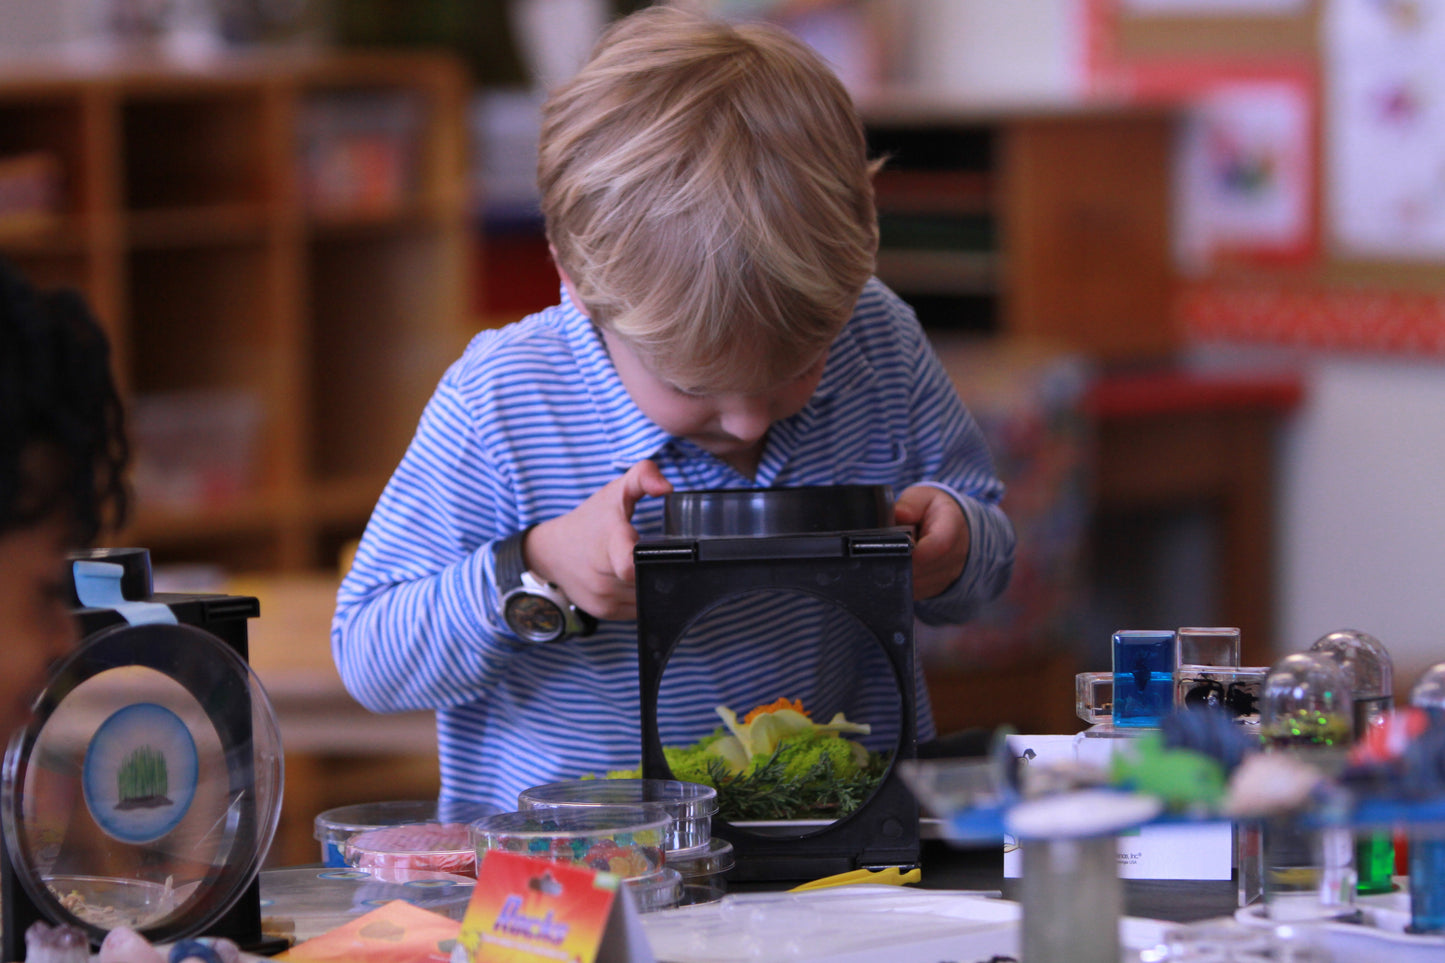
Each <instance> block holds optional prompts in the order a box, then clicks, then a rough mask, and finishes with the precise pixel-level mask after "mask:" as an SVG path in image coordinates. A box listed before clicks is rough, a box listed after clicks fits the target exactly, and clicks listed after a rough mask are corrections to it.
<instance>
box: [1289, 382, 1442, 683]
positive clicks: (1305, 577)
mask: <svg viewBox="0 0 1445 963" xmlns="http://www.w3.org/2000/svg"><path fill="white" fill-rule="evenodd" d="M1306 370H1307V371H1308V374H1309V384H1308V391H1309V396H1308V400H1307V403H1306V406H1305V408H1304V410H1303V411H1301V413H1300V415H1299V417H1298V419H1297V420H1296V422H1295V423H1294V424H1293V426H1292V427H1291V428H1290V430H1289V431H1288V432H1287V434H1286V436H1285V438H1284V440H1283V444H1282V446H1281V468H1282V486H1281V505H1280V515H1279V519H1280V525H1281V529H1280V535H1281V558H1280V564H1281V566H1282V575H1283V579H1282V583H1281V587H1282V591H1281V595H1280V599H1279V616H1280V620H1279V624H1280V626H1281V632H1280V636H1279V638H1280V640H1281V641H1282V642H1283V643H1285V644H1286V645H1292V646H1294V647H1296V648H1298V647H1300V646H1301V645H1307V644H1308V643H1310V642H1312V641H1313V640H1314V639H1316V638H1318V637H1319V636H1321V635H1323V634H1324V633H1325V632H1328V631H1330V630H1332V629H1337V628H1346V627H1353V628H1358V629H1363V630H1364V631H1367V632H1370V633H1371V634H1373V635H1374V636H1376V637H1377V638H1378V639H1380V641H1381V642H1383V643H1385V647H1386V648H1388V649H1389V650H1390V653H1391V655H1392V656H1393V657H1394V659H1395V664H1396V670H1397V673H1398V675H1399V676H1401V678H1400V679H1399V680H1398V681H1399V683H1400V685H1401V686H1402V687H1403V685H1404V684H1405V683H1406V682H1407V681H1411V680H1413V679H1414V677H1415V676H1417V675H1418V674H1419V671H1420V670H1421V669H1423V668H1424V667H1425V666H1427V665H1429V664H1431V663H1434V662H1439V661H1445V360H1437V361H1432V362H1412V361H1388V360H1369V359H1365V360H1347V359H1330V358H1320V359H1316V360H1314V361H1312V362H1311V363H1310V364H1309V365H1308V367H1307V369H1306ZM1396 694H1397V695H1398V696H1404V695H1407V694H1408V693H1406V692H1400V691H1399V690H1398V689H1397V693H1396Z"/></svg>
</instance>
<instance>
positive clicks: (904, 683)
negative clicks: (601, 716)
mask: <svg viewBox="0 0 1445 963" xmlns="http://www.w3.org/2000/svg"><path fill="white" fill-rule="evenodd" d="M912 552H913V541H912V538H911V537H910V536H909V534H908V533H907V532H906V531H904V530H902V529H878V530H872V531H852V532H833V533H827V534H817V535H783V536H769V537H744V538H696V539H694V538H680V537H663V538H651V539H644V540H642V541H640V542H638V544H637V546H636V547H635V548H634V550H633V560H634V562H635V565H636V571H637V618H638V633H637V640H638V675H639V682H640V687H641V701H642V775H643V777H644V778H659V779H661V778H675V777H674V776H673V775H672V772H671V771H670V770H669V769H668V767H667V762H666V760H665V759H664V757H663V752H662V741H661V737H660V736H659V734H658V730H657V698H658V691H659V688H660V686H661V682H662V674H663V670H664V669H665V668H666V666H667V662H668V659H669V658H671V656H672V653H673V651H674V650H675V649H676V647H677V644H678V642H679V640H680V639H681V638H682V636H683V634H684V633H685V632H686V631H687V629H688V627H689V626H690V625H691V624H692V623H693V621H694V620H695V619H696V618H697V617H698V616H700V615H702V614H703V613H705V612H707V611H708V610H709V609H711V608H712V607H714V606H715V605H717V604H718V603H719V602H721V601H724V600H726V599H729V598H733V597H736V596H739V595H745V594H751V593H755V592H774V591H794V592H799V593H802V594H805V595H810V596H813V597H815V598H818V599H821V600H823V601H825V602H828V603H831V604H833V605H836V606H838V607H839V608H841V609H843V610H844V611H846V612H849V613H850V614H852V615H853V616H854V617H856V618H857V619H858V620H859V621H860V622H862V623H863V625H864V626H865V627H866V628H867V629H868V630H869V631H870V632H871V633H872V634H873V637H874V639H875V640H876V641H877V643H878V645H879V646H880V647H881V648H882V650H883V653H884V655H885V657H886V658H887V660H888V664H889V665H890V666H891V667H892V669H893V672H894V681H895V682H896V683H897V686H898V692H899V696H900V705H901V706H902V709H903V711H902V718H901V719H900V720H899V739H898V747H897V751H896V753H895V755H894V759H893V765H892V766H890V767H889V769H888V772H887V773H886V774H885V775H884V777H883V780H882V782H881V783H880V784H879V785H878V788H877V789H875V790H874V792H873V795H872V796H870V797H869V798H868V799H867V800H866V801H865V802H864V803H863V805H862V806H860V807H859V808H858V809H857V810H855V811H854V812H853V813H851V814H850V815H848V816H846V817H844V818H842V819H839V820H838V821H837V822H835V823H832V824H831V825H829V826H827V827H824V828H821V829H817V830H814V831H811V832H808V833H806V834H802V835H798V836H787V837H773V836H762V835H759V834H757V833H755V832H752V831H749V830H747V829H744V828H740V827H737V826H733V825H731V824H730V823H728V822H727V820H726V819H723V818H720V817H717V816H715V817H713V823H712V825H713V832H714V833H715V834H716V835H718V836H721V837H722V838H724V839H726V840H727V841H728V842H730V843H732V844H733V852H734V854H735V856H736V859H737V865H736V867H735V868H734V870H733V871H732V872H731V873H730V874H729V877H730V878H731V879H736V880H740V881H741V880H810V879H817V878H819V877H822V876H828V875H832V874H834V873H842V872H848V871H850V870H854V869H860V868H863V867H873V866H916V865H917V864H918V860H919V833H918V803H917V800H916V799H915V798H914V796H913V794H912V792H910V791H909V789H908V788H907V786H905V785H904V784H903V781H902V779H901V778H900V777H899V776H898V773H897V768H898V767H897V763H898V761H899V760H900V759H913V758H915V757H916V756H917V746H918V731H917V719H916V715H915V711H914V707H915V706H916V704H917V698H916V692H915V685H914V678H915V677H914V643H913V574H912Z"/></svg>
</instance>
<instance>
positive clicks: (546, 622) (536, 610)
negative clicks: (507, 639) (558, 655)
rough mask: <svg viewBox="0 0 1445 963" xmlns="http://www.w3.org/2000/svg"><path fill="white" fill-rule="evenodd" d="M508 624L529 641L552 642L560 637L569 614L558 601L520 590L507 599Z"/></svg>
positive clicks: (506, 613)
mask: <svg viewBox="0 0 1445 963" xmlns="http://www.w3.org/2000/svg"><path fill="white" fill-rule="evenodd" d="M505 615H506V619H507V624H508V625H510V626H511V627H512V631H513V632H516V633H517V634H518V635H520V636H521V637H522V638H524V639H526V640H527V641H529V642H550V641H552V640H553V639H556V638H560V637H561V636H562V633H563V632H564V631H565V629H566V626H567V616H566V613H564V612H563V611H562V609H561V607H560V606H559V605H557V603H556V602H553V601H552V600H551V599H549V598H547V597H546V596H542V595H529V594H527V593H525V592H519V593H518V594H516V595H513V596H512V597H511V598H509V599H507V606H506V610H505Z"/></svg>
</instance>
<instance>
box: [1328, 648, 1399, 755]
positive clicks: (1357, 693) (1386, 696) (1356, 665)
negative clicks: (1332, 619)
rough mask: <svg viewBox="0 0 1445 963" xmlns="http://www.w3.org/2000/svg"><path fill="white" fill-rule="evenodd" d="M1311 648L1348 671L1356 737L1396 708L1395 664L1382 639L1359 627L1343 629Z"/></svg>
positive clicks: (1346, 672)
mask: <svg viewBox="0 0 1445 963" xmlns="http://www.w3.org/2000/svg"><path fill="white" fill-rule="evenodd" d="M1310 651H1311V652H1323V653H1325V654H1327V655H1329V656H1330V657H1331V658H1333V659H1334V660H1335V661H1336V662H1338V663H1339V664H1340V666H1341V667H1342V668H1343V669H1344V670H1345V674H1346V676H1347V677H1348V678H1349V682H1350V690H1351V692H1353V693H1354V696H1353V698H1354V722H1355V738H1356V739H1358V738H1360V737H1361V736H1363V735H1364V733H1365V732H1366V731H1368V730H1369V728H1370V727H1371V726H1375V725H1378V724H1379V723H1380V722H1381V721H1382V720H1383V719H1384V718H1385V714H1386V713H1387V712H1389V711H1390V709H1392V708H1394V705H1395V678H1394V677H1395V670H1394V665H1393V664H1392V663H1391V661H1390V653H1389V652H1388V651H1386V650H1385V646H1384V645H1383V644H1382V643H1381V642H1380V640H1379V639H1377V638H1375V637H1374V636H1373V635H1370V634H1369V633H1368V632H1361V631H1360V630H1359V629H1340V630H1339V631H1337V632H1331V633H1330V634H1329V635H1326V636H1322V637H1321V638H1319V639H1318V640H1316V641H1315V644H1314V645H1312V646H1310Z"/></svg>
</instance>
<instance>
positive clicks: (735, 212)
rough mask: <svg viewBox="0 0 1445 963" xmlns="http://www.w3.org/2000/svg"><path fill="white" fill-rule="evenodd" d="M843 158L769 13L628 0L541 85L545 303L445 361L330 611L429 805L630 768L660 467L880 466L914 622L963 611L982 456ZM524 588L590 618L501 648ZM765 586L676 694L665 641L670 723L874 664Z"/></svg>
mask: <svg viewBox="0 0 1445 963" xmlns="http://www.w3.org/2000/svg"><path fill="white" fill-rule="evenodd" d="M873 170H874V165H873V164H872V163H871V162H870V161H869V159H868V157H867V150H866V144H865V140H864V134H863V129H862V125H861V123H860V121H859V118H858V116H857V113H856V111H855V109H854V107H853V104H852V102H851V100H850V98H849V96H848V94H847V92H846V90H845V89H844V88H843V86H842V85H841V83H839V81H838V80H837V78H836V77H835V76H834V75H833V74H832V73H831V72H830V71H829V69H828V68H827V67H826V65H825V64H824V63H823V62H822V61H821V59H820V58H818V57H817V56H816V55H815V54H814V53H813V52H812V51H811V50H809V49H808V48H807V47H806V46H804V45H803V44H801V43H799V42H798V41H796V40H795V39H793V38H792V37H791V36H789V35H788V34H786V33H785V32H783V31H781V30H779V29H777V28H771V27H766V26H762V25H744V26H732V25H728V24H725V23H721V22H716V21H712V20H709V19H706V18H703V17H700V16H698V15H695V14H692V13H688V12H684V11H682V10H679V9H676V8H672V7H667V6H657V7H651V8H648V9H645V10H643V11H641V12H639V13H636V14H633V15H632V16H630V17H627V18H625V19H623V20H620V21H618V22H617V23H616V24H614V25H613V26H612V28H610V29H609V31H608V32H607V33H606V34H605V35H604V36H603V38H602V39H601V40H600V41H599V43H598V45H597V47H596V49H595V50H594V52H593V55H592V58H591V60H590V61H589V62H588V63H587V64H586V65H585V66H584V67H583V68H582V70H581V71H580V73H579V74H578V75H577V76H576V77H575V78H574V79H573V80H571V81H570V82H568V83H567V84H565V85H564V86H562V87H561V88H560V89H559V90H558V91H556V93H555V94H554V95H553V96H552V97H551V98H550V99H549V101H548V102H547V104H546V105H545V107H544V108H543V125H542V136H541V150H540V157H539V162H538V176H539V182H540V187H541V193H542V207H543V213H544V214H545V217H546V222H547V231H548V238H549V240H550V241H551V244H552V246H553V253H554V258H555V260H556V262H557V266H558V270H559V273H560V274H561V277H562V285H563V296H562V298H561V303H559V304H558V305H556V306H555V307H552V308H548V309H547V310H545V311H543V312H541V313H540V314H536V315H532V316H531V317H528V318H526V319H524V320H522V321H521V322H518V323H516V324H513V325H509V326H507V327H505V328H502V329H499V330H495V331H484V332H482V333H481V334H479V335H478V336H477V337H476V338H475V339H474V340H473V342H472V343H471V345H470V346H469V347H468V348H467V350H466V352H465V353H464V354H463V356H462V358H461V359H460V360H459V361H458V362H457V363H456V364H454V365H453V366H452V368H451V369H450V371H448V373H447V374H446V376H445V377H444V378H443V380H442V382H441V384H440V386H439V387H438V389H437V391H436V394H435V395H434V396H433V398H432V400H431V402H430V404H429V405H428V407H427V410H426V412H425V413H424V414H423V416H422V419H421V424H420V426H419V428H418V430H417V434H416V438H415V439H414V441H413V442H412V445H411V448H410V450H409V451H408V452H407V454H406V456H405V457H404V458H403V460H402V462H401V465H400V466H399V467H398V468H397V471H396V473H395V475H394V476H393V478H392V480H391V482H390V484H389V485H388V487H387V489H386V491H385V492H384V493H383V495H382V497H381V500H380V502H379V503H378V505H377V507H376V510H375V513H374V514H373V516H372V519H371V522H370V524H369V526H368V528H367V531H366V534H365V536H364V537H363V538H362V541H361V543H360V546H359V549H358V551H357V553H356V556H355V561H354V564H353V567H352V569H351V571H350V573H349V574H348V575H347V577H346V579H345V580H344V582H343V583H342V586H341V591H340V593H339V597H338V605H337V612H336V617H335V621H334V623H333V627H332V648H333V653H334V655H335V658H336V661H337V664H338V666H339V668H340V670H341V674H342V677H343V679H344V680H345V681H346V684H347V686H348V688H349V689H350V691H351V692H352V693H353V694H354V695H355V696H356V697H357V698H358V699H359V700H360V701H361V702H363V703H364V704H365V705H367V706H369V707H371V708H372V709H374V710H377V711H396V710H403V709H415V708H420V707H429V708H433V709H435V710H436V711H437V717H438V737H439V749H440V754H441V772H442V797H443V799H444V800H446V799H459V800H460V799H468V800H479V801H482V802H487V803H491V804H494V805H498V806H502V807H504V808H507V809H512V808H515V806H516V797H517V793H518V792H519V791H520V790H522V789H525V788H528V787H530V786H534V785H538V784H541V783H545V782H549V781H553V780H556V779H563V778H574V777H578V776H582V775H585V774H593V773H602V772H604V771H607V770H613V769H620V768H630V767H634V766H636V765H637V763H638V759H639V757H640V752H641V734H640V730H639V721H638V719H639V706H638V698H639V697H638V681H637V624H636V622H635V621H633V620H634V619H635V617H636V613H637V607H636V593H635V588H634V583H633V567H632V548H633V546H634V544H635V543H636V542H637V540H638V538H639V534H638V533H639V532H642V533H647V534H660V533H661V531H662V528H661V509H662V503H661V500H660V499H659V498H658V497H656V496H661V495H664V494H666V493H668V492H669V491H672V490H674V489H677V490H698V489H713V488H739V487H782V486H789V487H792V486H806V485H838V484H874V485H879V484H881V485H889V486H892V488H893V490H894V492H895V493H898V501H897V505H896V509H895V512H896V519H897V521H898V523H899V524H904V525H911V526H914V527H915V529H916V531H917V540H916V546H915V552H914V556H913V570H914V594H915V596H916V598H917V609H916V611H917V614H918V616H919V617H920V618H922V619H924V620H927V621H931V622H961V621H964V620H966V619H967V618H968V617H969V615H970V614H971V613H972V612H973V610H974V609H975V607H976V606H977V605H979V604H980V603H982V602H984V601H987V600H988V599H991V598H993V597H994V596H996V595H997V594H998V593H999V592H1000V591H1001V590H1002V589H1003V587H1004V585H1005V584H1006V583H1007V580H1008V575H1009V570H1010V567H1011V565H1012V559H1013V531H1012V528H1011V527H1010V525H1009V523H1008V521H1007V519H1006V517H1005V516H1004V515H1003V513H1002V512H1001V510H1000V509H999V504H998V503H999V499H1000V497H1001V495H1002V486H1001V485H1000V484H999V481H998V479H997V478H996V477H995V473H994V470H993V465H992V460H991V457H990V455H989V453H988V450H987V448H986V446H985V444H984V441H983V439H982V437H981V436H980V433H979V431H978V428H977V426H976V425H975V423H974V422H973V420H972V419H971V418H970V417H969V416H968V414H967V412H966V411H965V410H964V409H963V407H962V405H961V404H960V402H959V400H958V398H957V395H956V394H955V392H954V390H953V388H952V387H951V385H950V383H949V381H948V379H947V377H946V376H945V374H944V372H943V370H942V367H941V365H940V364H939V362H938V360H937V358H936V357H935V356H934V354H933V352H932V351H931V349H930V348H929V345H928V343H927V340H926V339H925V336H924V334H923V332H922V330H921V329H920V328H919V326H918V323H917V321H916V319H915V318H914V316H913V314H912V312H911V311H910V310H909V309H908V307H907V306H906V305H904V304H903V303H902V302H901V301H900V300H899V299H898V298H897V297H896V296H895V295H893V294H892V293H891V292H889V291H888V290H887V289H885V288H884V287H883V286H882V285H881V284H879V283H878V282H877V281H876V280H873V279H872V278H871V273H872V270H873V264H874V255H875V253H876V249H877V223H876V214H875V210H874V206H873V191H872V186H871V175H872V173H873ZM524 571H525V572H526V573H527V574H526V575H525V576H523V574H522V573H523V572H524ZM524 578H525V579H526V582H527V584H528V585H529V586H532V587H533V588H534V589H535V590H536V591H538V592H540V593H543V594H549V593H550V594H552V595H553V596H554V597H555V598H557V600H558V601H560V602H561V603H562V604H563V605H564V606H567V605H569V604H570V606H575V607H576V609H580V610H581V612H583V613H588V614H590V615H591V616H594V617H595V618H596V619H598V620H600V622H599V624H598V625H597V627H596V630H595V632H593V633H592V634H578V633H577V632H576V631H575V630H577V629H578V628H579V627H580V626H582V625H583V624H584V621H585V620H580V618H579V617H578V613H575V612H571V613H569V628H568V630H566V631H565V632H564V638H562V639H561V640H559V641H555V642H551V643H548V642H536V641H532V642H529V641H526V638H527V637H532V638H538V637H543V636H545V635H546V634H547V633H548V632H549V631H551V630H555V629H559V628H560V626H559V625H558V624H557V620H555V619H553V620H552V621H551V622H549V623H544V624H540V625H539V624H532V625H528V624H526V623H525V621H524V620H518V619H515V618H514V619H513V621H512V624H510V625H509V623H508V621H507V618H506V612H505V611H504V605H503V602H504V599H505V597H506V596H507V595H508V593H509V592H512V591H515V590H516V589H518V588H519V587H521V582H522V581H523V579H524ZM545 583H549V584H545ZM779 608H780V606H778V605H772V604H770V605H765V606H760V607H758V608H757V610H756V611H752V612H739V613H735V615H733V616H730V617H729V618H728V619H727V620H725V621H724V623H723V628H724V629H726V630H727V631H726V632H725V633H723V634H726V635H729V636H730V637H731V641H732V642H734V643H736V644H729V641H730V640H729V639H728V638H719V639H711V640H708V641H707V642H706V644H704V645H702V646H700V647H699V648H698V649H697V650H696V651H695V652H692V653H690V654H689V657H688V659H687V660H686V662H687V668H686V670H685V671H682V670H680V671H679V673H678V675H677V677H676V678H677V680H678V681H677V684H676V685H672V684H671V681H672V679H673V678H674V677H673V675H672V668H673V664H672V662H669V665H668V674H667V675H665V676H664V690H665V693H664V694H665V695H666V698H667V700H668V705H667V706H666V707H662V706H660V708H659V712H660V714H661V715H662V717H663V718H664V719H666V720H667V721H668V725H669V726H671V727H672V730H671V731H675V732H681V731H682V730H684V729H686V728H687V727H688V726H689V725H691V727H692V729H693V730H694V732H693V733H692V734H693V735H694V736H698V735H702V734H705V733H706V732H707V731H711V729H712V728H713V727H714V726H715V725H717V724H718V722H719V719H718V717H717V715H716V714H715V712H714V711H713V710H714V707H715V706H716V705H719V704H726V705H729V706H731V707H732V708H733V709H735V710H737V711H738V712H739V714H741V713H742V712H745V711H746V710H747V709H749V708H751V707H753V706H754V705H759V704H762V703H766V702H772V701H773V700H774V699H776V698H778V697H780V696H783V697H787V698H794V699H801V700H802V702H803V704H804V706H805V708H807V709H810V710H814V714H815V716H817V715H818V714H819V713H820V712H821V711H822V710H823V706H824V704H825V703H831V702H835V701H837V699H838V698H839V697H840V696H839V694H840V693H854V694H856V693H858V692H859V691H861V690H862V689H866V688H867V687H868V686H870V685H871V684H872V683H873V682H876V681H877V680H876V679H873V680H870V679H868V678H867V677H868V676H869V675H870V672H869V671H868V670H867V669H866V668H865V667H861V666H860V665H858V664H857V662H856V660H852V659H849V658H846V657H844V658H840V657H838V656H837V653H836V651H835V650H834V651H830V650H829V649H828V647H827V646H826V644H825V640H823V639H819V638H817V637H815V636H813V635H811V634H810V633H809V631H808V626H806V625H804V624H803V623H802V622H800V621H798V620H795V619H790V618H788V617H786V616H785V615H782V614H780V612H779ZM782 608H786V606H782ZM811 621H812V622H817V623H820V624H821V622H824V621H826V619H824V620H819V619H816V618H812V619H811ZM533 629H536V630H538V633H537V634H535V635H534V634H533V633H532V630H533ZM582 630H583V631H585V628H583V629H582ZM887 686H889V687H892V691H893V693H894V695H893V698H894V699H895V700H896V698H897V696H896V692H897V689H896V686H894V685H893V683H892V682H891V680H888V681H887ZM919 695H920V705H919V736H920V738H928V737H930V736H931V735H932V722H931V715H930V712H929V710H928V707H927V704H926V698H925V697H924V693H923V691H922V687H921V686H920V692H919ZM862 698H863V700H864V701H865V702H867V701H868V700H869V699H870V698H871V696H868V695H864V696H862ZM827 717H828V714H826V713H825V714H823V718H822V719H821V720H820V721H826V719H827ZM895 719H896V714H895ZM687 720H692V721H691V722H690V723H689V722H688V721H687Z"/></svg>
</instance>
